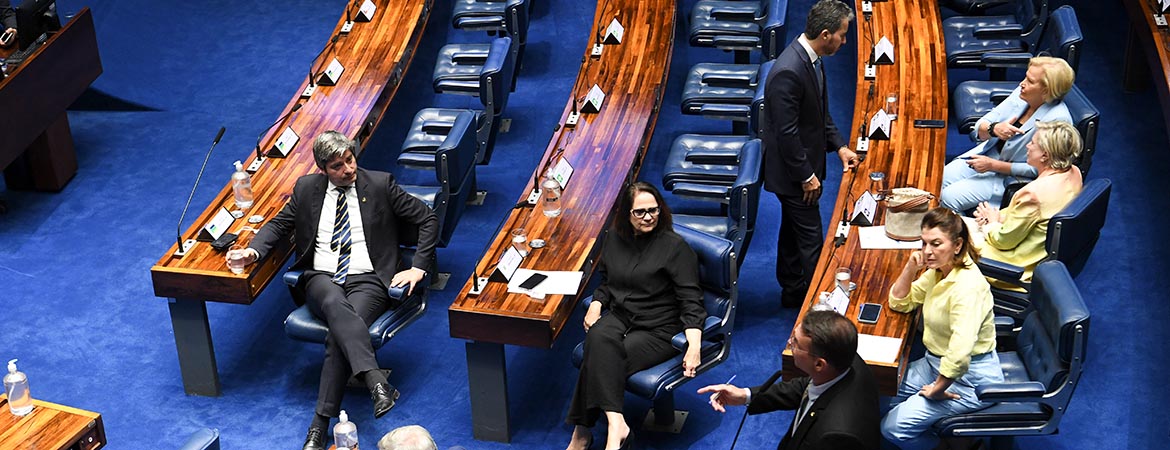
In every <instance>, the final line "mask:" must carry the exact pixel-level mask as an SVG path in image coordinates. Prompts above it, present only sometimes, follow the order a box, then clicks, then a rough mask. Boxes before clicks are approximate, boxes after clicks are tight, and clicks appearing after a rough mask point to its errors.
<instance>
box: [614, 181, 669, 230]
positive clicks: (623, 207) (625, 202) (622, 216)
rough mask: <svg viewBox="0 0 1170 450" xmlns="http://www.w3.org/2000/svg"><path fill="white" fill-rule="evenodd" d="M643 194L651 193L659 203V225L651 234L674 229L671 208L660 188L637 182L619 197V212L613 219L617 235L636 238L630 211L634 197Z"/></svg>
mask: <svg viewBox="0 0 1170 450" xmlns="http://www.w3.org/2000/svg"><path fill="white" fill-rule="evenodd" d="M641 192H647V193H650V194H651V195H653V196H654V200H655V201H656V202H658V210H659V212H658V224H656V225H655V226H654V231H652V232H651V233H656V232H658V230H662V229H673V228H674V221H673V220H671V215H670V206H668V205H667V204H666V199H664V198H662V194H661V193H660V192H658V188H655V187H654V185H652V184H650V183H647V182H645V181H636V182H634V183H633V184H631V185H629V186H627V187H626V189H625V190H624V191H622V195H621V196H619V197H618V210H617V213H616V214H614V218H613V228H614V229H615V231H616V232H617V234H619V235H621V236H622V237H624V238H626V239H633V238H634V226H633V224H631V223H630V217H631V216H630V215H631V214H632V213H631V212H630V210H631V209H633V208H634V197H637V196H638V194H639V193H641Z"/></svg>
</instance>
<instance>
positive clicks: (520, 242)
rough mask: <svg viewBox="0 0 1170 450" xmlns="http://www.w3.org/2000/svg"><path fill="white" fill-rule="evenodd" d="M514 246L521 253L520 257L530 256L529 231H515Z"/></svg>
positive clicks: (518, 229)
mask: <svg viewBox="0 0 1170 450" xmlns="http://www.w3.org/2000/svg"><path fill="white" fill-rule="evenodd" d="M512 246H513V247H515V248H516V251H518V252H520V256H528V231H526V230H525V229H523V228H516V229H513V230H512Z"/></svg>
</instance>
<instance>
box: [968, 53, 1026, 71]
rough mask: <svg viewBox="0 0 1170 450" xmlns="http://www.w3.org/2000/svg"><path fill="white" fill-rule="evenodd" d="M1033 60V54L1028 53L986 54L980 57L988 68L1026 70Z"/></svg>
mask: <svg viewBox="0 0 1170 450" xmlns="http://www.w3.org/2000/svg"><path fill="white" fill-rule="evenodd" d="M1031 59H1032V54H1031V53H1028V52H1012V53H984V54H983V55H982V56H981V57H980V61H982V62H983V65H985V66H987V67H1019V68H1024V67H1027V66H1028V61H1029V60H1031Z"/></svg>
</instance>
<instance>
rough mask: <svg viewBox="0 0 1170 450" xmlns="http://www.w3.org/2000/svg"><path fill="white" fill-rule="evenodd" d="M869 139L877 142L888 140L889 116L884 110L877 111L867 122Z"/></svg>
mask: <svg viewBox="0 0 1170 450" xmlns="http://www.w3.org/2000/svg"><path fill="white" fill-rule="evenodd" d="M869 138H870V139H873V140H878V141H885V140H889V139H890V116H889V115H887V114H886V110H884V109H879V110H878V112H876V113H874V115H873V118H872V119H870V120H869Z"/></svg>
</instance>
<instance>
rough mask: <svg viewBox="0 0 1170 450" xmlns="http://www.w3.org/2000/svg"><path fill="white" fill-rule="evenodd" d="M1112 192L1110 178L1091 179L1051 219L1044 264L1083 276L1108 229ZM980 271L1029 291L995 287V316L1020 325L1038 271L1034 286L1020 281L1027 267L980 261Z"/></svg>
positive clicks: (1030, 300)
mask: <svg viewBox="0 0 1170 450" xmlns="http://www.w3.org/2000/svg"><path fill="white" fill-rule="evenodd" d="M1111 191H1112V183H1111V182H1110V181H1109V180H1108V179H1104V178H1098V179H1095V180H1090V181H1089V182H1087V183H1085V186H1084V188H1083V189H1082V190H1081V193H1080V194H1078V195H1077V198H1075V199H1073V201H1072V202H1070V203H1069V204H1068V206H1065V207H1064V209H1063V210H1061V211H1060V212H1059V213H1057V214H1056V215H1054V216H1052V219H1049V221H1048V236H1047V238H1046V240H1045V243H1044V246H1045V248H1046V249H1047V251H1048V256H1047V257H1045V261H1060V262H1061V263H1062V265H1063V266H1064V267H1066V270H1067V271H1068V272H1069V273H1070V274H1072V276H1074V277H1075V276H1077V275H1078V274H1080V273H1081V270H1082V269H1084V268H1085V263H1087V262H1088V261H1089V255H1091V254H1092V253H1093V248H1094V247H1096V245H1097V240H1098V239H1099V238H1100V237H1101V229H1102V228H1104V227H1105V215H1106V213H1107V212H1108V209H1109V194H1110V192H1111ZM979 270H980V271H981V272H983V274H984V275H986V276H988V277H991V278H995V279H997V280H1001V281H1004V282H1008V283H1011V284H1015V285H1017V286H1020V287H1022V288H1024V289H1025V291H1026V292H1018V291H1009V290H1003V289H996V288H992V294H993V295H994V296H995V313H996V314H997V315H1001V316H1008V317H1011V318H1013V319H1015V321H1017V323H1018V321H1019V320H1021V319H1023V317H1024V316H1025V315H1026V313H1027V312H1028V310H1029V307H1030V306H1031V305H1032V303H1033V300H1032V296H1033V293H1034V291H1035V277H1036V275H1035V273H1036V272H1035V271H1033V283H1025V282H1023V281H1021V280H1020V278H1021V277H1023V274H1024V268H1022V267H1019V266H1014V265H1011V264H1007V263H1004V262H1001V261H996V260H993V259H989V258H980V259H979Z"/></svg>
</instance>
